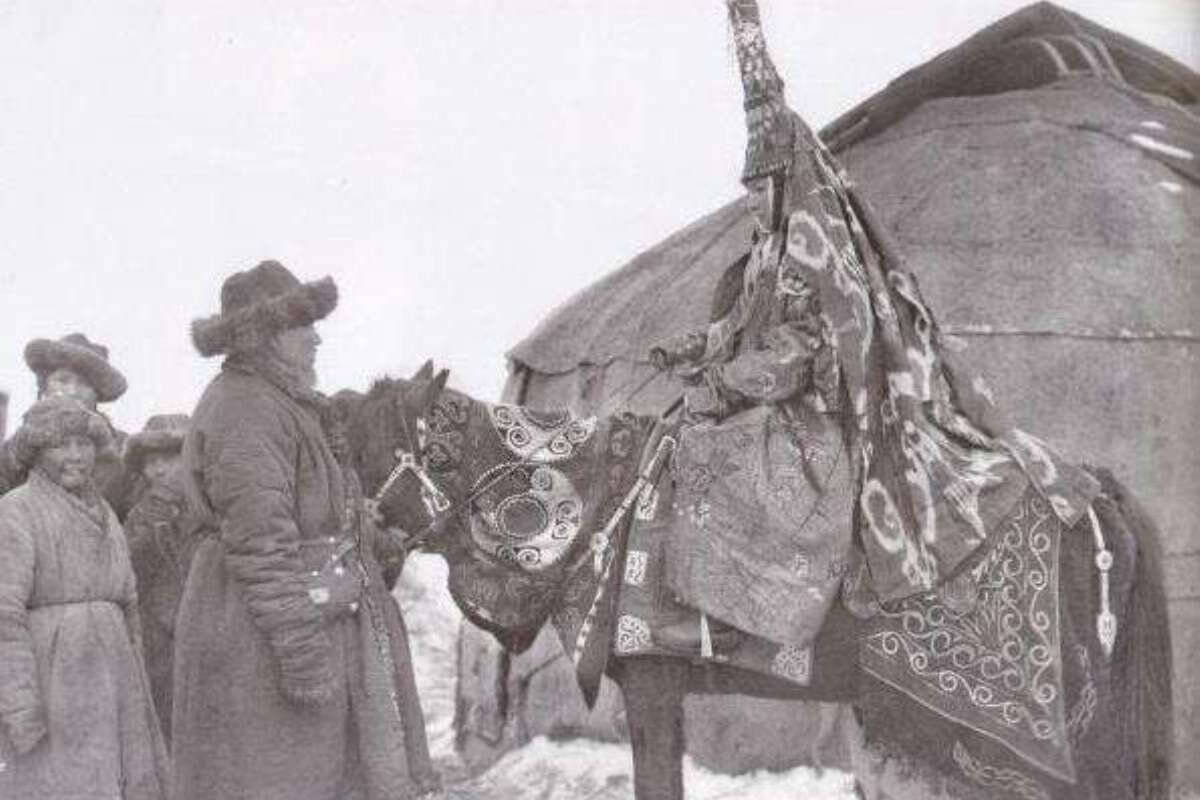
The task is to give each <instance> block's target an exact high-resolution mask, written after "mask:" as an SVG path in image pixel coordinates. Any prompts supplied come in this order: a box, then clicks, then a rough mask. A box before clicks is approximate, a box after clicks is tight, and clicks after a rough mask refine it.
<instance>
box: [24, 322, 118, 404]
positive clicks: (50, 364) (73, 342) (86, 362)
mask: <svg viewBox="0 0 1200 800" xmlns="http://www.w3.org/2000/svg"><path fill="white" fill-rule="evenodd" d="M25 363H26V364H28V365H29V368H30V369H31V370H33V374H34V375H37V376H38V380H40V381H44V380H45V379H46V378H47V377H48V376H49V375H50V374H51V373H52V372H54V371H55V370H56V369H63V368H66V369H69V370H72V371H74V372H78V373H79V374H80V375H81V376H82V377H83V379H84V380H86V381H87V382H88V383H89V384H91V387H92V388H93V389H95V390H96V400H97V402H100V403H111V402H112V401H113V400H116V399H117V398H118V397H120V396H121V395H123V394H125V389H126V388H127V387H128V384H127V383H126V382H125V376H124V375H122V374H121V373H120V372H118V371H117V369H116V368H115V367H113V365H112V364H110V363H108V348H107V347H105V346H104V345H102V344H97V343H95V342H92V341H88V338H87V336H84V335H83V334H82V333H72V334H70V335H69V336H64V337H63V338H61V339H58V340H57V341H54V340H51V339H34V340H33V341H32V342H30V343H29V344H28V345H26V346H25Z"/></svg>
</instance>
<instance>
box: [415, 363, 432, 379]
mask: <svg viewBox="0 0 1200 800" xmlns="http://www.w3.org/2000/svg"><path fill="white" fill-rule="evenodd" d="M432 377H433V359H432V358H431V359H429V360H428V361H426V362H425V363H424V364H422V365H421V368H420V369H419V370H417V374H416V375H413V376H412V379H413V380H414V381H427V380H429V379H430V378H432Z"/></svg>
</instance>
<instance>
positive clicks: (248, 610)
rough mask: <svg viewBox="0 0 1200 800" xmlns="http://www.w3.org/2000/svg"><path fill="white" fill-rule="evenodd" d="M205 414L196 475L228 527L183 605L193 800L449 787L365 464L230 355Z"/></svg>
mask: <svg viewBox="0 0 1200 800" xmlns="http://www.w3.org/2000/svg"><path fill="white" fill-rule="evenodd" d="M192 419H193V425H192V429H191V431H190V432H189V434H188V438H187V440H186V441H185V443H184V453H183V459H184V470H185V487H186V489H187V491H188V497H189V502H190V503H191V505H192V507H193V508H199V509H201V510H205V511H207V512H208V513H209V514H211V525H212V535H211V536H209V537H207V538H205V540H204V541H203V542H202V543H200V544H199V546H198V547H197V550H196V553H195V556H194V557H193V560H192V566H191V570H190V572H189V574H188V579H187V584H186V586H185V588H184V593H183V598H182V601H181V604H180V609H179V614H178V616H177V618H176V629H175V641H176V650H175V693H174V709H173V728H174V736H173V739H174V744H173V746H174V755H175V766H176V771H175V774H176V783H175V787H176V796H177V798H178V800H209V798H222V800H335V799H337V800H340V799H341V798H347V799H348V800H351V799H354V798H363V799H364V800H384V798H389V800H390V798H403V797H409V796H413V795H414V794H417V793H419V792H420V791H421V790H423V789H426V788H428V787H430V786H432V785H435V784H436V780H437V778H436V774H435V773H434V772H433V769H432V767H431V765H430V761H429V755H428V748H427V744H426V740H425V732H424V720H423V718H422V716H421V711H420V705H419V703H418V700H417V696H416V689H415V685H414V682H413V674H412V666H411V661H410V657H409V652H408V645H407V637H406V633H405V630H404V627H403V621H402V619H401V617H400V614H399V609H398V608H397V606H396V604H395V602H394V601H393V600H392V598H391V597H390V596H389V595H388V594H387V591H386V589H385V588H384V587H383V581H382V576H381V572H380V567H379V563H378V560H377V558H376V551H377V550H382V549H383V548H382V544H381V542H380V541H379V539H380V538H381V537H380V535H379V534H378V533H377V531H375V529H374V528H373V527H372V526H370V525H369V524H365V521H364V520H361V519H360V518H359V516H358V514H357V505H356V504H354V503H348V502H347V489H348V481H347V480H346V478H347V477H349V478H350V480H353V476H352V475H351V476H343V473H342V470H341V467H340V465H339V464H338V462H337V460H336V458H335V457H334V454H333V452H332V450H331V449H330V446H329V444H328V441H327V439H326V432H325V430H324V429H323V428H322V426H321V420H320V414H319V411H318V409H317V407H315V406H314V405H312V404H310V403H307V402H304V401H303V400H302V399H299V398H298V397H297V393H296V392H290V391H285V390H284V389H282V388H280V387H277V386H276V385H273V384H272V383H271V382H269V381H268V380H266V379H265V378H263V377H261V376H260V375H259V374H257V373H256V372H255V371H254V370H253V369H251V368H243V367H240V366H237V365H236V364H235V363H233V362H231V361H227V362H226V364H225V366H224V368H223V369H222V372H221V373H220V374H219V375H218V376H217V377H216V378H215V379H214V380H213V381H212V383H211V384H210V385H209V387H208V389H207V390H206V391H205V393H204V395H203V397H202V398H201V399H200V402H199V405H198V406H197V408H196V411H195V413H194V415H193V417H192ZM355 532H356V533H355ZM346 538H357V546H356V547H354V548H353V550H351V551H349V552H348V553H345V552H344V553H343V554H342V558H341V560H340V562H336V563H337V564H338V566H337V567H336V569H337V570H338V571H339V572H340V574H342V576H343V579H342V580H340V581H338V582H337V585H336V586H335V587H334V588H333V589H319V591H322V592H326V594H327V596H328V598H329V599H328V602H325V603H323V604H320V605H318V604H317V602H315V599H314V595H312V594H310V589H315V588H319V587H320V586H321V585H322V583H321V582H322V581H324V580H325V576H327V575H329V574H331V573H330V566H331V564H333V563H335V562H334V561H332V557H334V556H336V555H337V553H338V548H340V547H342V546H343V545H344V541H345V539H346ZM318 573H319V574H320V575H321V576H322V577H317V574H318ZM347 575H352V576H361V577H362V580H361V581H346V580H344V578H345V577H346V576H347Z"/></svg>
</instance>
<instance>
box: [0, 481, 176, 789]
mask: <svg viewBox="0 0 1200 800" xmlns="http://www.w3.org/2000/svg"><path fill="white" fill-rule="evenodd" d="M97 510H98V511H99V512H101V513H95V512H96V511H97ZM138 631H139V622H138V610H137V593H136V590H135V585H134V576H133V571H132V569H131V568H130V565H129V554H128V552H127V550H126V545H125V537H124V534H123V533H122V531H121V526H120V524H119V523H118V522H117V518H116V515H115V514H114V513H113V512H112V509H111V508H109V507H108V505H107V504H105V503H103V502H101V503H100V505H99V506H98V507H96V509H90V508H88V507H86V506H85V505H84V503H83V502H82V501H81V500H79V499H78V498H76V497H75V496H74V495H71V494H68V493H67V492H66V491H64V490H63V489H61V488H60V487H59V486H57V485H56V484H54V483H53V482H52V481H50V480H49V479H47V478H46V477H44V476H43V475H42V474H41V473H40V472H36V471H35V472H33V473H32V474H31V475H30V477H29V479H28V481H26V483H25V484H24V485H22V486H20V487H19V488H17V489H14V490H13V491H11V492H9V493H8V494H6V495H5V496H4V497H3V498H0V723H2V724H0V761H5V762H7V767H6V768H5V769H3V770H2V771H0V797H4V798H9V797H11V798H22V800H84V798H87V800H161V798H164V797H166V796H167V791H168V789H169V784H170V779H169V775H168V764H167V755H166V750H165V748H164V746H163V741H162V737H161V735H160V733H159V730H158V720H157V719H156V717H155V713H154V705H153V702H152V701H151V697H150V688H149V683H148V681H147V679H146V674H145V670H144V668H143V666H142V654H141V644H140V636H139V634H138Z"/></svg>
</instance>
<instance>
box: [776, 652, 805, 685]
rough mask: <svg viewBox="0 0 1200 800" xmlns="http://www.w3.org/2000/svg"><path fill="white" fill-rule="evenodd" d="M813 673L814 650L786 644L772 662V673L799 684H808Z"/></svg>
mask: <svg viewBox="0 0 1200 800" xmlns="http://www.w3.org/2000/svg"><path fill="white" fill-rule="evenodd" d="M811 671H812V649H810V648H808V647H797V646H796V645H794V644H786V645H784V646H783V647H781V648H779V652H778V653H776V654H775V658H774V659H772V660H771V672H774V673H775V674H776V675H780V676H782V677H784V678H787V679H788V680H791V681H796V682H797V683H802V684H806V683H808V679H809V674H810V672H811Z"/></svg>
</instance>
